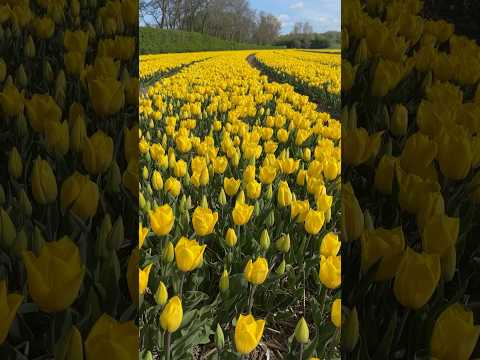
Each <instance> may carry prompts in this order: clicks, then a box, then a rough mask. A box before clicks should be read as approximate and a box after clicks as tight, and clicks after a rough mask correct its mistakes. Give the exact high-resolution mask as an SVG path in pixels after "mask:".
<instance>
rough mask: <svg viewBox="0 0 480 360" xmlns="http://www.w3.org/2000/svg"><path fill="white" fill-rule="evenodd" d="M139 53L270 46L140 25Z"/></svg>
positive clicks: (245, 48)
mask: <svg viewBox="0 0 480 360" xmlns="http://www.w3.org/2000/svg"><path fill="white" fill-rule="evenodd" d="M139 34H140V40H139V41H140V54H158V53H175V52H190V51H219V50H247V49H271V48H274V47H272V46H259V45H256V44H247V43H239V42H235V41H227V40H222V39H218V38H215V37H212V36H208V35H204V34H201V33H196V32H188V31H180V30H164V29H156V28H151V27H141V28H140V31H139Z"/></svg>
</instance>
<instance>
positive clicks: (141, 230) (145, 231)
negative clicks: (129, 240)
mask: <svg viewBox="0 0 480 360" xmlns="http://www.w3.org/2000/svg"><path fill="white" fill-rule="evenodd" d="M147 234H148V228H144V227H143V225H142V223H139V224H138V248H139V249H141V248H142V246H143V243H144V242H145V238H146V237H147Z"/></svg>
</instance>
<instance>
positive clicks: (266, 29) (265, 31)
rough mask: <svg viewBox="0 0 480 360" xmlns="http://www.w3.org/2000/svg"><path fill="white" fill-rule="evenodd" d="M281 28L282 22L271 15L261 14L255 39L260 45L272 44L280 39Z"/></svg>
mask: <svg viewBox="0 0 480 360" xmlns="http://www.w3.org/2000/svg"><path fill="white" fill-rule="evenodd" d="M281 28H282V24H281V22H280V20H278V19H277V18H276V17H275V16H273V15H271V14H267V13H264V12H261V13H260V17H259V21H258V26H257V31H256V33H255V37H254V38H255V40H256V42H257V43H258V44H262V45H264V44H271V43H272V42H274V41H275V40H276V39H277V38H278V35H279V34H280V29H281Z"/></svg>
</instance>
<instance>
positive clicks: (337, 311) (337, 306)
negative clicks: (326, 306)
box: [330, 299, 342, 328]
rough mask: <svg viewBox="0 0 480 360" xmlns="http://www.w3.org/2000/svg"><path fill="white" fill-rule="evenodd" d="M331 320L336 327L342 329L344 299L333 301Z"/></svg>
mask: <svg viewBox="0 0 480 360" xmlns="http://www.w3.org/2000/svg"><path fill="white" fill-rule="evenodd" d="M330 318H331V320H332V323H333V325H335V327H337V328H340V327H341V326H342V299H335V300H334V301H333V304H332V311H331V314H330Z"/></svg>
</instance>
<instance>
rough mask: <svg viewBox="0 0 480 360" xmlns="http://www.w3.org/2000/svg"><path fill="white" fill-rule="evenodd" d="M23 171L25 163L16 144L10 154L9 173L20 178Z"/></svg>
mask: <svg viewBox="0 0 480 360" xmlns="http://www.w3.org/2000/svg"><path fill="white" fill-rule="evenodd" d="M22 172H23V163H22V158H21V157H20V154H19V153H18V150H17V148H16V147H15V146H14V147H13V148H12V150H10V153H9V155H8V173H9V174H10V176H11V177H12V178H14V179H18V178H20V176H22Z"/></svg>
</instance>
